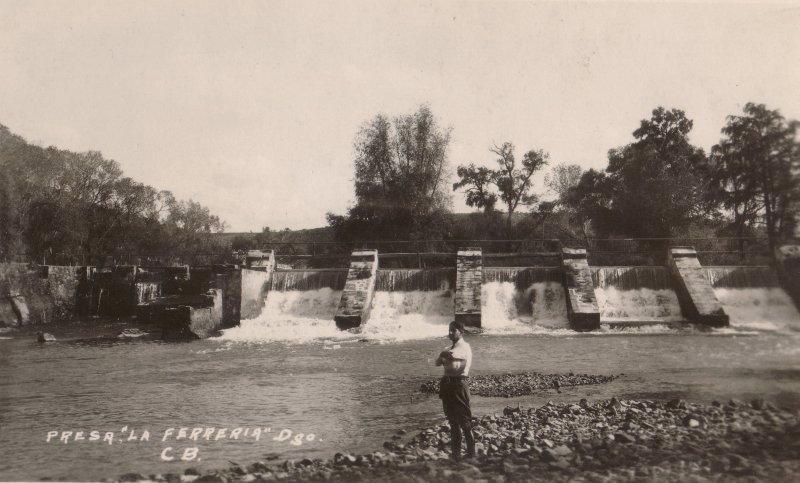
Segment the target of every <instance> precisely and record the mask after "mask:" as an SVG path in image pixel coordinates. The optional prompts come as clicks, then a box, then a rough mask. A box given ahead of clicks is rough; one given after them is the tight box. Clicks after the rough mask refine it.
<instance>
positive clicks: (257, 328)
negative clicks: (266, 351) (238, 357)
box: [222, 287, 353, 343]
mask: <svg viewBox="0 0 800 483" xmlns="http://www.w3.org/2000/svg"><path fill="white" fill-rule="evenodd" d="M341 296H342V292H341V291H340V290H333V289H331V288H329V287H323V288H320V289H316V290H306V291H300V290H289V291H283V292H281V291H277V290H271V291H270V292H269V294H268V295H267V299H266V301H265V303H264V308H263V309H262V311H261V314H259V315H258V317H256V318H254V319H250V320H243V321H241V323H240V325H239V327H234V328H232V329H227V330H225V331H223V335H222V339H225V340H238V341H282V342H294V343H300V342H310V341H313V340H318V339H323V340H324V339H347V338H352V337H353V334H351V333H349V332H343V331H340V330H339V329H338V328H336V324H335V323H334V322H333V316H334V315H336V308H337V306H338V304H339V299H340V298H341Z"/></svg>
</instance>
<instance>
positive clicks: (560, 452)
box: [551, 444, 572, 456]
mask: <svg viewBox="0 0 800 483" xmlns="http://www.w3.org/2000/svg"><path fill="white" fill-rule="evenodd" d="M551 451H552V452H553V453H554V454H555V455H556V456H569V455H571V454H572V450H571V449H569V447H567V446H566V445H563V444H562V445H560V446H556V447H555V448H553V449H552V450H551Z"/></svg>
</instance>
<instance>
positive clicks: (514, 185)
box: [490, 143, 550, 226]
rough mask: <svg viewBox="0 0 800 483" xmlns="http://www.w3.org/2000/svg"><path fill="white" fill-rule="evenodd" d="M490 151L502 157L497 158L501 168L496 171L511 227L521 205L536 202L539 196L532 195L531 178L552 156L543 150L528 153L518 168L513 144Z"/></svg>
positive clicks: (499, 189)
mask: <svg viewBox="0 0 800 483" xmlns="http://www.w3.org/2000/svg"><path fill="white" fill-rule="evenodd" d="M490 151H491V152H493V153H495V154H497V155H498V156H500V157H499V158H497V164H498V165H499V166H500V168H499V169H498V170H497V171H496V173H497V181H496V183H497V189H498V191H500V199H501V200H502V201H503V202H504V203H505V204H506V208H507V210H508V211H507V213H508V221H507V223H508V225H509V226H510V225H511V216H512V215H513V214H514V211H515V210H516V209H517V207H518V206H519V205H520V204H522V205H530V204H531V203H534V202H536V200H537V196H536V195H533V194H531V193H530V189H531V183H532V182H531V177H532V176H533V173H535V172H536V171H538V170H540V169H541V168H543V167H544V166H545V165H546V164H547V163H548V160H549V158H550V155H549V154H548V153H546V152H544V151H542V150H541V149H540V150H538V151H533V150H531V151H528V152H527V153H525V155H524V156H522V163H521V166H520V167H517V162H516V159H515V158H514V145H513V144H511V143H503V145H502V146H494V147H493V148H491V149H490Z"/></svg>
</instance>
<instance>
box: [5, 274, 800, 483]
mask: <svg viewBox="0 0 800 483" xmlns="http://www.w3.org/2000/svg"><path fill="white" fill-rule="evenodd" d="M717 294H718V296H719V298H720V300H721V301H722V302H723V304H724V306H725V309H726V311H727V312H728V313H730V314H731V317H732V321H731V327H730V328H725V329H714V330H705V329H700V328H694V327H692V326H688V325H686V324H683V323H682V322H676V320H675V319H676V317H675V313H676V312H675V307H674V306H673V305H672V304H675V303H677V302H676V301H675V300H674V299H673V298H672V297H673V296H674V294H670V293H669V291H666V292H664V291H663V289H661V288H658V287H654V288H641V289H637V290H620V289H618V287H617V288H615V287H604V288H603V287H601V288H600V289H598V299H599V301H600V303H601V308H602V310H603V314H604V318H603V320H604V325H603V328H602V330H601V331H599V332H595V333H589V334H578V333H575V332H572V331H570V330H569V329H567V328H566V320H565V314H564V313H563V306H564V305H563V303H564V301H563V291H562V290H561V289H560V287H559V286H558V285H557V284H554V283H552V282H548V281H542V282H535V283H532V284H530V285H529V286H527V287H523V288H520V287H518V286H517V287H514V286H512V284H509V283H507V282H490V283H487V284H486V285H484V294H483V297H484V300H485V303H484V326H485V328H486V331H485V333H483V334H475V335H468V336H467V340H468V342H469V343H470V344H471V345H472V349H473V353H474V362H473V370H472V373H473V375H480V374H502V373H508V372H524V371H538V372H543V373H569V372H574V373H588V374H605V375H611V374H614V375H621V377H620V378H619V379H616V380H614V381H613V382H611V383H609V384H604V385H596V386H580V387H567V388H562V393H560V394H558V393H556V392H555V391H554V390H549V391H542V392H541V393H539V394H536V395H533V396H526V397H520V398H510V399H494V398H482V397H473V411H474V413H475V414H478V415H480V414H485V413H490V412H497V411H501V410H502V408H503V407H504V406H505V405H509V404H513V405H516V404H522V405H524V406H532V405H541V404H544V403H546V402H547V401H548V400H554V401H577V400H579V399H580V398H588V399H604V398H610V397H612V396H616V397H618V398H648V399H669V398H673V397H681V398H684V399H687V400H689V401H698V402H710V401H711V400H714V399H717V400H728V399H730V398H737V399H741V400H749V399H752V398H754V397H764V398H766V399H767V400H770V401H772V402H774V403H775V404H777V405H779V406H786V407H793V408H798V407H800V315H799V314H798V313H797V310H796V309H795V308H794V307H793V306H792V304H791V302H790V301H789V299H788V297H787V296H786V294H785V293H783V292H782V291H780V289H776V288H762V289H754V288H742V289H735V288H718V289H717ZM338 296H339V292H338V291H337V290H333V289H331V288H325V287H323V288H319V289H314V290H304V291H293V290H289V291H285V292H275V293H271V294H270V296H269V297H268V298H267V302H266V305H265V307H264V310H263V311H262V314H261V315H260V316H259V317H258V318H256V319H254V320H247V321H243V322H242V324H241V326H240V327H237V328H234V329H230V330H228V331H226V332H225V333H224V334H223V335H222V336H221V337H218V338H214V339H208V340H202V341H195V342H190V343H177V344H174V343H173V344H167V343H163V342H160V341H157V340H155V338H150V337H148V336H145V337H142V338H137V339H117V338H115V336H116V335H117V334H119V333H120V332H121V331H122V330H123V329H124V328H126V327H128V326H129V325H128V324H129V322H130V321H113V322H97V321H95V322H91V323H82V324H74V325H70V326H66V325H63V326H53V327H52V328H51V329H52V332H53V333H54V335H56V337H57V338H58V339H59V341H58V342H53V343H47V344H38V343H37V342H35V336H34V335H33V334H31V333H27V332H6V333H3V334H0V408H2V409H1V410H0V423H1V424H0V425H1V426H2V432H0V455H2V457H0V480H20V479H23V480H35V479H40V478H45V477H47V478H53V479H58V478H66V479H69V480H91V479H99V478H102V477H115V476H119V475H120V474H122V473H124V472H127V471H138V472H141V473H144V474H151V473H164V472H183V470H185V469H186V468H188V467H197V468H219V467H227V466H228V465H229V464H230V463H229V461H235V462H239V463H241V464H243V465H246V464H249V463H252V462H254V461H258V460H263V459H267V458H270V457H273V458H275V457H279V458H301V457H312V458H314V457H319V458H329V457H332V456H333V454H334V453H336V452H337V451H347V452H368V451H374V450H377V449H380V448H381V446H382V443H383V442H384V441H386V440H387V439H389V438H390V437H391V436H392V435H393V434H395V432H396V431H397V430H398V429H405V430H407V431H408V432H409V435H410V434H413V433H414V432H415V431H416V430H418V429H420V428H422V427H425V426H428V425H431V424H435V423H438V422H440V421H442V412H441V405H440V401H439V400H438V398H437V397H436V396H431V395H423V394H420V393H419V392H418V389H419V386H420V384H421V383H422V382H423V381H426V380H428V379H430V378H434V377H437V376H438V375H439V373H440V371H441V369H440V368H436V367H434V364H433V359H434V357H435V356H436V355H437V354H438V352H439V351H440V350H441V349H442V348H444V347H445V345H447V343H448V341H447V339H446V337H445V336H446V332H447V330H446V326H447V322H448V321H449V319H450V315H451V313H452V295H451V293H450V292H449V291H448V290H439V289H437V288H436V287H431V290H426V291H416V292H414V291H411V292H398V291H379V292H377V293H376V295H375V299H374V301H373V309H372V315H371V319H370V322H369V323H368V324H367V325H366V326H365V327H363V328H362V330H361V331H360V332H359V333H356V334H353V333H343V332H340V331H338V330H337V329H336V328H335V326H334V325H333V322H331V321H330V320H331V318H332V311H335V302H336V301H337V300H338ZM637 318H640V319H642V320H644V321H646V322H648V324H647V325H644V326H640V327H627V326H625V327H622V328H615V326H612V325H609V323H612V322H615V321H620V320H635V319H637ZM144 329H145V330H147V328H144ZM123 428H127V430H123ZM170 428H173V429H172V432H170ZM180 428H187V429H186V430H185V432H186V435H185V436H184V437H182V438H180V439H177V437H178V436H180ZM193 428H199V429H198V431H200V435H199V436H196V439H197V440H196V441H195V440H192V439H190V436H191V434H192V430H193ZM209 428H213V429H209ZM221 428H225V429H226V430H225V432H224V433H222V432H221V431H220V429H221ZM235 428H242V429H241V430H240V431H239V432H238V433H237V437H236V438H235V439H234V438H233V435H232V433H233V431H234V429H235ZM256 428H258V429H259V431H260V435H258V437H256ZM131 429H133V431H134V432H133V433H132V434H131V432H130V430H131ZM79 431H80V432H83V437H84V438H85V439H84V440H75V437H76V434H77V432H79ZM92 431H97V432H98V433H97V436H98V438H99V440H98V441H91V440H90V439H91V432H92ZM143 431H147V432H148V434H149V437H148V438H147V440H145V441H142V440H141V438H142V435H143ZM65 432H71V433H72V434H71V435H68V436H67V437H66V442H64V441H62V440H61V438H62V436H63V435H64V434H65ZM165 432H166V433H167V437H166V440H163V439H164V436H165ZM106 433H113V434H112V436H113V439H112V440H111V442H110V444H109V441H107V440H106V441H103V438H104V437H105V436H106ZM48 435H50V436H49V437H50V441H49V442H48ZM187 449H188V452H186V453H184V452H185V451H186V450H187ZM182 455H183V456H185V457H186V458H187V459H190V458H192V457H193V459H191V460H190V461H182V460H181V456H182ZM170 458H173V459H171V460H170Z"/></svg>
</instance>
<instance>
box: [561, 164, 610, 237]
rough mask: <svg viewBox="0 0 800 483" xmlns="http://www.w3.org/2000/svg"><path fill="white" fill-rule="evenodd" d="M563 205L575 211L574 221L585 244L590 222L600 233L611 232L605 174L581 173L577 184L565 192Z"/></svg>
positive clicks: (608, 195)
mask: <svg viewBox="0 0 800 483" xmlns="http://www.w3.org/2000/svg"><path fill="white" fill-rule="evenodd" d="M565 203H566V205H567V206H569V207H570V208H571V209H572V210H574V211H575V217H576V221H577V223H578V225H579V226H580V229H581V233H582V235H583V239H584V240H585V241H586V243H587V244H588V241H589V233H588V227H587V224H588V223H589V222H590V221H591V223H592V224H593V225H594V226H595V228H596V229H597V231H599V232H601V233H608V232H610V231H611V227H612V226H613V223H612V222H611V219H612V211H611V186H610V183H609V182H608V178H607V177H606V174H605V172H601V171H595V170H594V169H590V170H588V171H586V172H585V173H583V175H581V178H580V180H579V181H578V184H576V185H575V186H573V187H571V188H570V189H569V190H568V191H567V195H566V198H565Z"/></svg>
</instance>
